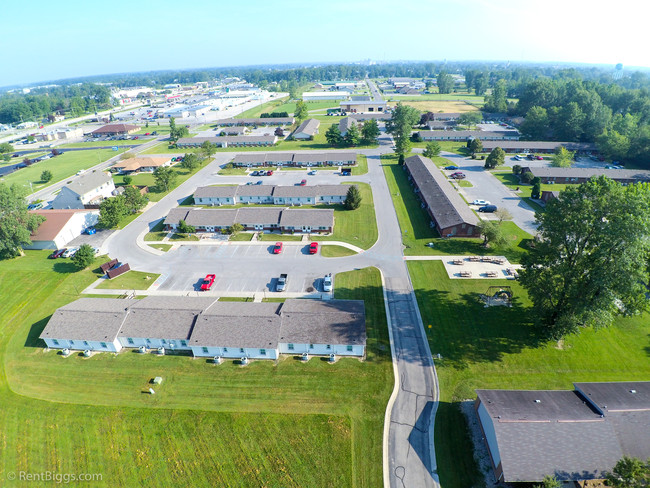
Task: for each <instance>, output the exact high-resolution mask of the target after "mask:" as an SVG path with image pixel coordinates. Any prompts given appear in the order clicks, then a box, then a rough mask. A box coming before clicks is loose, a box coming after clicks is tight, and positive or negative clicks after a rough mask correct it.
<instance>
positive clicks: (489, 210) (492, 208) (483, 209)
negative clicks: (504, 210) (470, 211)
mask: <svg viewBox="0 0 650 488" xmlns="http://www.w3.org/2000/svg"><path fill="white" fill-rule="evenodd" d="M478 211H479V212H486V213H493V212H496V211H497V206H496V205H486V206H485V207H481V208H479V209H478Z"/></svg>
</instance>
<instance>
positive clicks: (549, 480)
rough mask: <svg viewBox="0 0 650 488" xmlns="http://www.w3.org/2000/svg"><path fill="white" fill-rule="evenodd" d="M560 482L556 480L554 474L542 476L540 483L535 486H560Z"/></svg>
mask: <svg viewBox="0 0 650 488" xmlns="http://www.w3.org/2000/svg"><path fill="white" fill-rule="evenodd" d="M562 486H563V485H562V482H561V481H560V480H558V479H557V478H556V477H555V476H549V475H546V476H544V480H543V481H542V484H541V485H535V488H562Z"/></svg>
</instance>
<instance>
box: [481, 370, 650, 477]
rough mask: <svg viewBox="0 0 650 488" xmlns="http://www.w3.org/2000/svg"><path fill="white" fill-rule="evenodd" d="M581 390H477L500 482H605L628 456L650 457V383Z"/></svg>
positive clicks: (582, 386)
mask: <svg viewBox="0 0 650 488" xmlns="http://www.w3.org/2000/svg"><path fill="white" fill-rule="evenodd" d="M573 386H574V388H575V389H574V390H573V391H570V390H565V391H562V390H554V391H548V390H546V391H526V390H476V394H477V399H476V403H475V405H474V408H475V410H476V413H477V416H478V420H479V424H480V426H481V429H482V431H483V437H484V440H485V443H486V444H487V448H488V451H489V454H490V459H491V461H492V465H493V467H494V473H495V477H496V481H503V482H506V483H516V482H539V481H542V480H543V479H544V477H545V476H555V477H556V478H557V479H559V480H563V481H580V480H588V479H598V478H603V477H604V473H605V472H607V471H610V470H611V469H612V468H613V467H614V465H615V464H616V463H617V462H618V460H619V459H621V458H622V457H623V456H628V457H636V458H639V459H648V458H649V457H650V382H647V381H630V382H611V383H609V382H607V383H574V384H573Z"/></svg>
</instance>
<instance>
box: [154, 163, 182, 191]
mask: <svg viewBox="0 0 650 488" xmlns="http://www.w3.org/2000/svg"><path fill="white" fill-rule="evenodd" d="M177 176H178V173H176V171H174V170H173V169H171V168H170V167H169V166H158V167H157V168H156V169H155V170H154V172H153V179H154V180H155V182H156V186H157V187H158V188H159V189H160V190H162V191H169V189H170V187H171V186H172V185H173V184H174V181H176V177H177Z"/></svg>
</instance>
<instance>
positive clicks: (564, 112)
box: [555, 102, 585, 141]
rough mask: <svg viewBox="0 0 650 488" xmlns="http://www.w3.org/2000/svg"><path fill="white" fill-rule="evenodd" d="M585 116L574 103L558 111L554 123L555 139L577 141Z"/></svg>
mask: <svg viewBox="0 0 650 488" xmlns="http://www.w3.org/2000/svg"><path fill="white" fill-rule="evenodd" d="M584 120H585V115H584V113H583V112H582V110H581V109H580V106H579V105H578V104H577V103H576V102H570V103H568V104H567V105H565V106H564V107H562V108H561V109H560V111H559V112H558V115H557V120H556V122H555V130H556V137H557V138H558V139H559V140H560V141H578V140H580V136H581V135H582V133H583V128H582V124H583V123H584Z"/></svg>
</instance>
